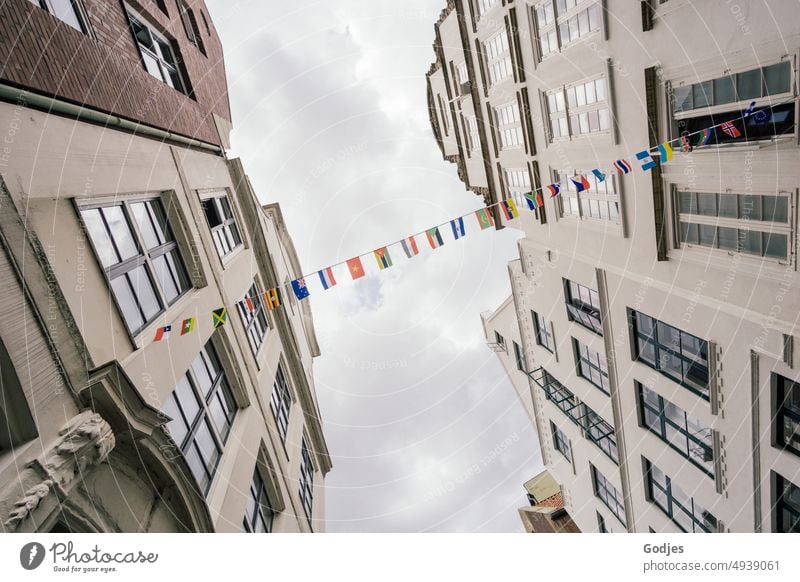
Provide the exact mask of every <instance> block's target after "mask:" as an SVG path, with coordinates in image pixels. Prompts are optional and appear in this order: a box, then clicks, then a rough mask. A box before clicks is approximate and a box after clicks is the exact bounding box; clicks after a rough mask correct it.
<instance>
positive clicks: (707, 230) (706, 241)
mask: <svg viewBox="0 0 800 582" xmlns="http://www.w3.org/2000/svg"><path fill="white" fill-rule="evenodd" d="M698 227H699V229H700V244H701V245H703V246H706V247H711V248H716V246H717V227H716V226H709V225H707V224H700V225H698Z"/></svg>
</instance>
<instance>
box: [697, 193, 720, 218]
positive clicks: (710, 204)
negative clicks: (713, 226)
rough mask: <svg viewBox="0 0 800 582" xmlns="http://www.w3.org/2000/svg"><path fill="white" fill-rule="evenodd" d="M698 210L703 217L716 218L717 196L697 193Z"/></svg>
mask: <svg viewBox="0 0 800 582" xmlns="http://www.w3.org/2000/svg"><path fill="white" fill-rule="evenodd" d="M697 209H698V213H699V214H701V215H703V216H716V215H717V195H716V194H708V193H705V192H698V193H697Z"/></svg>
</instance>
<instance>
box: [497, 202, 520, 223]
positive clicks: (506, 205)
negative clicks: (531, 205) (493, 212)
mask: <svg viewBox="0 0 800 582" xmlns="http://www.w3.org/2000/svg"><path fill="white" fill-rule="evenodd" d="M500 210H502V211H503V215H504V216H505V217H506V220H514V219H515V218H517V217H518V216H519V210H517V205H516V203H515V202H514V199H513V198H506V199H505V200H502V201H501V202H500Z"/></svg>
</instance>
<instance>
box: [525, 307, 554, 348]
mask: <svg viewBox="0 0 800 582" xmlns="http://www.w3.org/2000/svg"><path fill="white" fill-rule="evenodd" d="M531 317H532V318H533V329H534V332H535V333H536V343H537V344H539V345H540V346H542V347H543V348H544V349H546V350H547V351H548V352H550V353H553V352H554V351H555V341H554V340H553V333H552V332H551V330H550V323H549V322H548V321H547V320H546V319H545V318H544V317H542V316H541V315H539V314H538V313H536V312H535V311H531Z"/></svg>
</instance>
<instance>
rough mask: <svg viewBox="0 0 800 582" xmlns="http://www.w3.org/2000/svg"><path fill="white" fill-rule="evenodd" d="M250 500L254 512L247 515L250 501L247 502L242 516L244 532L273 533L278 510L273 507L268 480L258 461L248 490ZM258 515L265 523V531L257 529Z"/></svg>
mask: <svg viewBox="0 0 800 582" xmlns="http://www.w3.org/2000/svg"><path fill="white" fill-rule="evenodd" d="M250 500H252V502H253V513H252V515H250V516H248V515H247V508H248V505H249V503H245V506H244V507H245V515H244V517H243V518H242V531H243V533H272V528H273V525H274V523H275V517H276V515H277V512H276V511H275V510H274V509H273V508H272V503H271V502H270V499H269V491H268V490H267V481H266V479H264V477H263V476H262V475H261V471H260V470H259V468H258V463H256V467H255V469H254V470H253V479H252V480H251V482H250V489H249V491H248V501H250ZM257 517H260V518H261V521H262V523H264V531H263V532H260V531H255V530H256V518H257Z"/></svg>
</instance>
